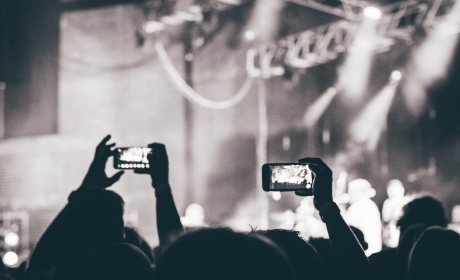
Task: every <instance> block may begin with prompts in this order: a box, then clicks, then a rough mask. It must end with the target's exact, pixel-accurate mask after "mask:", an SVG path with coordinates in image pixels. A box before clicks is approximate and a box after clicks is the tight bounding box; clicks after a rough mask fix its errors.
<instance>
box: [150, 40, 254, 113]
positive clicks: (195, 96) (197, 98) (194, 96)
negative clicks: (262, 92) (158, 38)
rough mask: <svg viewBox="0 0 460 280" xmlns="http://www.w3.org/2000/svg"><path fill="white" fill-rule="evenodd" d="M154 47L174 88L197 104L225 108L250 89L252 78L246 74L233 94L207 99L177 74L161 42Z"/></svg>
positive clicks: (236, 102) (240, 98) (232, 104)
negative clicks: (227, 97)
mask: <svg viewBox="0 0 460 280" xmlns="http://www.w3.org/2000/svg"><path fill="white" fill-rule="evenodd" d="M155 48H156V51H157V53H158V56H159V57H160V61H161V63H162V65H163V67H164V68H165V70H166V72H167V73H168V75H169V77H170V78H171V81H172V82H173V84H174V86H175V87H176V89H177V90H178V91H179V92H180V93H181V94H182V95H183V96H184V97H185V98H187V99H188V100H189V101H191V102H194V103H196V104H198V105H201V106H203V107H206V108H211V109H227V108H230V107H232V106H234V105H236V104H238V103H239V102H241V101H242V100H243V99H244V98H245V97H246V95H247V94H248V93H249V90H250V89H251V86H252V80H253V78H252V77H251V76H247V77H246V80H245V81H244V83H243V86H242V87H241V88H240V89H239V90H238V92H237V93H236V94H235V95H233V96H232V97H230V98H229V99H227V100H222V101H214V100H210V99H207V98H205V97H203V96H201V95H200V94H199V93H197V92H196V91H195V90H194V89H193V88H191V87H190V86H189V85H188V84H187V83H186V82H185V81H184V79H183V78H182V76H181V75H180V74H179V72H178V71H177V69H176V68H175V67H174V65H173V63H172V62H171V59H170V58H169V55H168V53H167V52H166V50H165V48H164V46H163V43H161V42H156V43H155Z"/></svg>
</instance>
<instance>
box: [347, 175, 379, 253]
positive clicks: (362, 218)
mask: <svg viewBox="0 0 460 280" xmlns="http://www.w3.org/2000/svg"><path fill="white" fill-rule="evenodd" d="M348 194H349V195H350V207H348V209H347V211H346V212H345V215H344V218H345V221H347V223H348V224H349V225H350V226H354V227H357V228H358V229H360V230H361V231H362V233H363V234H364V238H365V240H366V242H367V244H368V249H367V250H366V255H367V256H369V255H371V254H373V253H376V252H379V251H381V250H382V224H381V220H380V211H379V209H378V207H377V205H376V204H375V202H373V201H372V200H371V198H372V197H374V196H375V189H374V188H372V186H371V184H370V183H369V182H368V181H367V180H364V179H356V180H353V181H351V182H350V183H348Z"/></svg>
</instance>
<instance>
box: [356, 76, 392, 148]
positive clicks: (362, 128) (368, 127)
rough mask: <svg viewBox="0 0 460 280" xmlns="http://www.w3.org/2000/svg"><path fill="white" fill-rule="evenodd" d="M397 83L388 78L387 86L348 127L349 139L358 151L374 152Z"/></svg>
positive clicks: (384, 125) (384, 124)
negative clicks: (363, 149)
mask: <svg viewBox="0 0 460 280" xmlns="http://www.w3.org/2000/svg"><path fill="white" fill-rule="evenodd" d="M398 83H399V82H397V81H392V78H390V81H389V82H388V84H387V85H386V86H385V87H384V88H383V89H382V90H381V91H380V92H379V93H378V94H377V95H376V96H375V97H374V98H373V99H372V100H371V101H370V102H369V103H368V104H367V105H366V107H365V108H364V110H363V111H362V112H361V113H360V114H359V115H358V117H357V118H356V120H355V121H354V122H353V123H352V125H351V126H350V130H349V132H350V136H351V139H352V141H353V144H358V145H357V147H359V149H362V148H365V149H367V150H369V151H374V150H375V149H376V148H377V145H378V143H379V140H380V136H381V134H382V132H383V131H384V130H385V129H386V122H387V118H388V112H389V111H390V108H391V105H392V104H393V99H394V97H395V93H396V88H397V85H398Z"/></svg>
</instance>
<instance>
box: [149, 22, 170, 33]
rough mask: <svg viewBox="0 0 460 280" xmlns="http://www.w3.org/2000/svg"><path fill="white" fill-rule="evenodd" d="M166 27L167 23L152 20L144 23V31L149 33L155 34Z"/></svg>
mask: <svg viewBox="0 0 460 280" xmlns="http://www.w3.org/2000/svg"><path fill="white" fill-rule="evenodd" d="M164 29H165V25H164V23H162V22H158V21H154V20H150V21H147V22H146V23H144V31H145V33H147V34H153V33H156V32H159V31H162V30H164Z"/></svg>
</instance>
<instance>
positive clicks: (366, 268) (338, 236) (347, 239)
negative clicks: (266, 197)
mask: <svg viewBox="0 0 460 280" xmlns="http://www.w3.org/2000/svg"><path fill="white" fill-rule="evenodd" d="M299 162H300V163H307V164H308V166H309V167H310V170H311V171H312V173H313V174H314V179H313V203H314V205H315V208H316V209H317V210H318V211H319V215H320V217H321V220H322V221H323V222H324V223H325V224H326V228H327V232H328V235H329V240H330V242H331V246H332V249H333V253H334V260H335V268H336V269H335V271H334V273H335V275H339V276H340V279H354V280H356V279H366V280H367V279H372V272H371V268H370V265H369V262H368V260H367V258H366V255H365V254H364V251H363V248H362V247H361V245H360V244H359V242H358V240H357V239H356V236H355V235H354V234H353V232H352V231H351V229H350V227H349V226H348V225H347V224H346V223H345V220H344V219H343V218H342V216H341V215H340V209H339V207H338V206H337V204H336V203H335V202H334V201H333V199H332V170H331V169H330V168H329V167H328V166H327V165H326V164H325V163H324V162H323V161H322V160H321V159H319V158H303V159H300V160H299ZM296 195H300V196H305V195H309V192H308V191H306V192H304V191H296Z"/></svg>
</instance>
